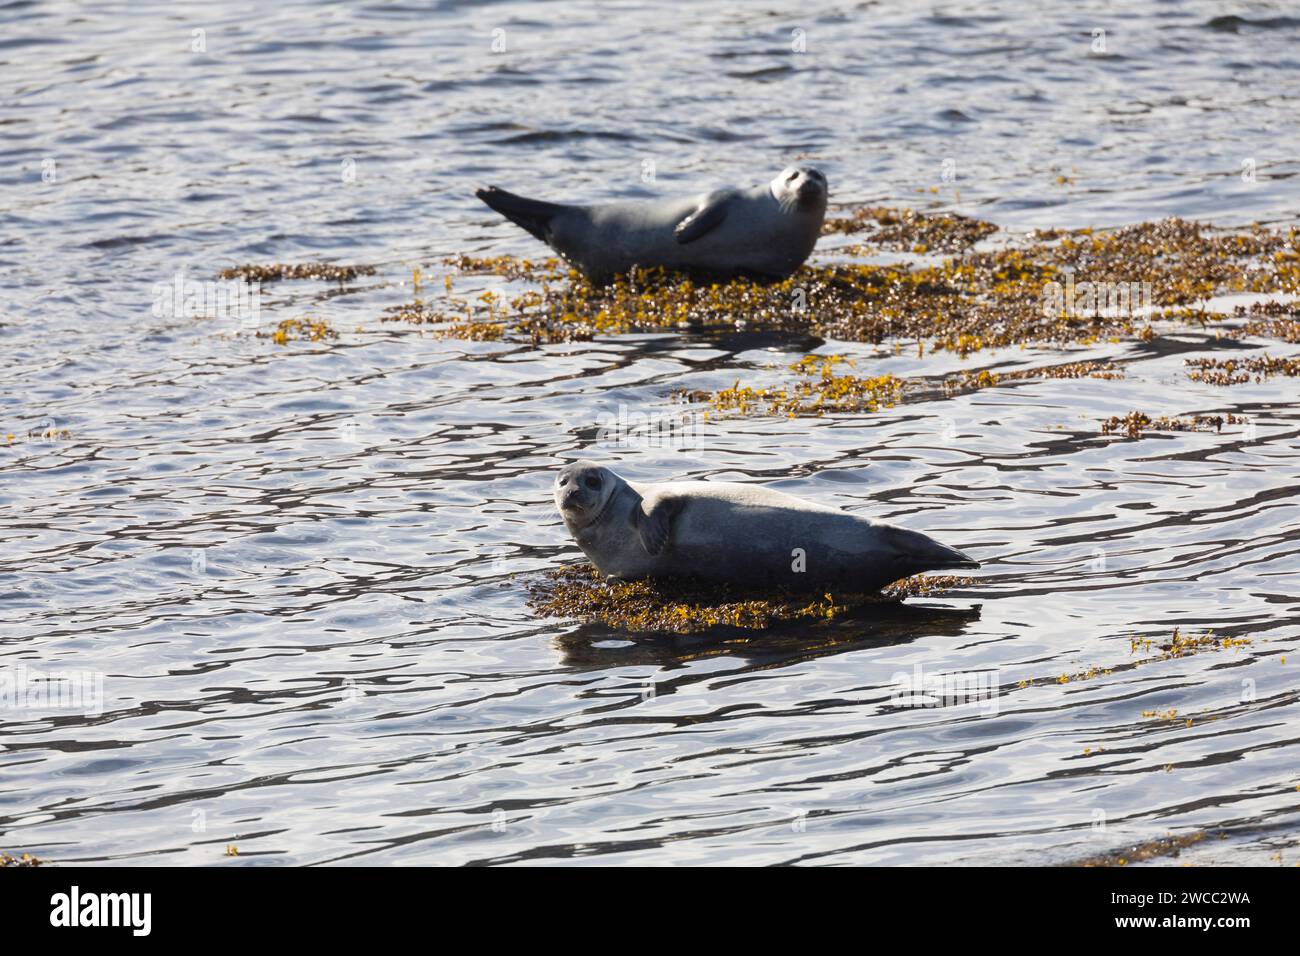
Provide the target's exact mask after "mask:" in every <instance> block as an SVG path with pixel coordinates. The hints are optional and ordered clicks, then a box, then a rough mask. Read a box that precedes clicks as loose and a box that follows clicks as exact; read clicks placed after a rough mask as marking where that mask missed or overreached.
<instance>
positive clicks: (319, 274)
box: [217, 262, 375, 282]
mask: <svg viewBox="0 0 1300 956" xmlns="http://www.w3.org/2000/svg"><path fill="white" fill-rule="evenodd" d="M374 274H375V267H374V266H340V265H333V264H332V263H328V262H303V263H293V264H290V263H283V262H272V263H268V264H265V265H256V264H253V263H249V264H247V265H242V266H231V267H230V268H229V269H222V270H221V271H220V272H219V273H217V277H218V278H220V279H246V280H247V281H249V282H278V281H280V280H281V279H327V280H331V281H334V282H347V281H349V280H351V279H355V278H356V277H357V276H372V275H374Z"/></svg>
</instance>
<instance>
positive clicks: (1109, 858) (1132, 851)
mask: <svg viewBox="0 0 1300 956" xmlns="http://www.w3.org/2000/svg"><path fill="white" fill-rule="evenodd" d="M1204 839H1205V833H1204V831H1202V830H1197V831H1196V832H1194V833H1188V834H1185V835H1183V836H1170V837H1164V838H1161V839H1156V840H1147V841H1146V842H1145V843H1138V844H1135V845H1133V846H1128V847H1123V848H1121V849H1118V850H1112V851H1110V852H1108V853H1100V854H1097V855H1096V856H1089V857H1084V858H1083V859H1082V860H1078V861H1076V862H1074V863H1067V864H1065V865H1066V866H1088V867H1093V866H1128V865H1129V864H1130V863H1146V862H1149V861H1150V860H1158V859H1161V858H1162V857H1176V856H1178V855H1179V854H1180V853H1181V852H1182V851H1183V850H1185V849H1187V848H1188V847H1190V846H1195V845H1196V844H1197V843H1200V842H1201V841H1202V840H1204Z"/></svg>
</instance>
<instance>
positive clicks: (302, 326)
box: [257, 316, 339, 345]
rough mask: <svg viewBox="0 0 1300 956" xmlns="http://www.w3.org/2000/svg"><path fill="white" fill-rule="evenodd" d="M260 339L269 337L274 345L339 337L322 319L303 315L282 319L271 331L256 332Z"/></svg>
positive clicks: (320, 340) (322, 340)
mask: <svg viewBox="0 0 1300 956" xmlns="http://www.w3.org/2000/svg"><path fill="white" fill-rule="evenodd" d="M257 337H258V338H260V339H270V340H271V341H272V342H274V343H275V344H276V345H288V344H289V343H290V342H324V341H327V340H328V339H336V338H338V337H339V334H338V332H336V331H334V328H333V327H332V326H331V325H330V324H329V323H328V322H326V321H325V320H324V319H316V318H312V317H311V316H304V317H302V318H301V319H284V320H283V321H281V322H280V323H279V324H278V325H277V326H276V327H275V331H273V332H258V333H257Z"/></svg>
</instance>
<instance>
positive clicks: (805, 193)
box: [772, 166, 827, 213]
mask: <svg viewBox="0 0 1300 956" xmlns="http://www.w3.org/2000/svg"><path fill="white" fill-rule="evenodd" d="M772 195H773V196H775V197H776V200H777V202H779V203H780V204H781V208H782V209H785V210H787V211H788V210H791V209H799V210H801V211H808V212H814V213H824V212H825V211H826V196H827V187H826V177H825V176H823V175H822V172H821V170H819V169H815V168H813V167H812V166H787V167H786V168H785V169H783V170H781V175H779V176H777V177H776V179H774V180H772Z"/></svg>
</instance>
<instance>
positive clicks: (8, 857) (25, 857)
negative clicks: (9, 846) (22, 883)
mask: <svg viewBox="0 0 1300 956" xmlns="http://www.w3.org/2000/svg"><path fill="white" fill-rule="evenodd" d="M47 862H48V861H46V860H42V859H41V858H40V857H35V856H32V855H31V854H30V853H24V854H22V855H21V856H14V855H13V854H11V853H0V866H44V865H45V864H46V863H47Z"/></svg>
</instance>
